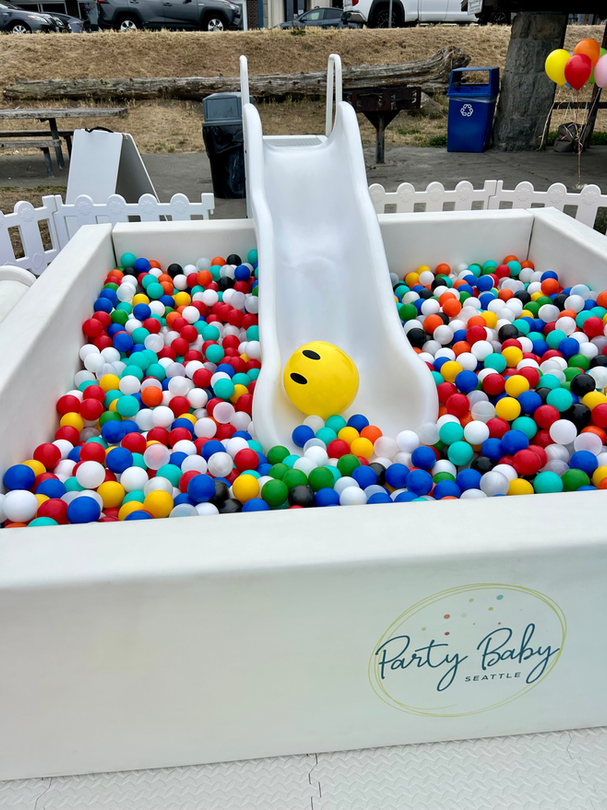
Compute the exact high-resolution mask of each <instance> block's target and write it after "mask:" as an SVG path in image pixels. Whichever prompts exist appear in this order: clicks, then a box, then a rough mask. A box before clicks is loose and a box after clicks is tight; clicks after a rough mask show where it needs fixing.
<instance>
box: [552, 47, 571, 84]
mask: <svg viewBox="0 0 607 810" xmlns="http://www.w3.org/2000/svg"><path fill="white" fill-rule="evenodd" d="M570 59H571V54H570V53H569V51H566V50H565V49H564V48H558V50H556V51H552V53H549V54H548V57H547V59H546V73H547V74H548V78H549V79H552V81H553V82H556V84H560V85H561V86H563V85H565V84H566V83H567V79H566V78H565V65H566V64H567V62H568V61H569V60H570Z"/></svg>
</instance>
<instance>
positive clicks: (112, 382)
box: [99, 374, 120, 393]
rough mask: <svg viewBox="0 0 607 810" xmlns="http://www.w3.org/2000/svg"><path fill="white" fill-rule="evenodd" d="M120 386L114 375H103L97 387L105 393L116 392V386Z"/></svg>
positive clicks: (118, 379) (117, 378)
mask: <svg viewBox="0 0 607 810" xmlns="http://www.w3.org/2000/svg"><path fill="white" fill-rule="evenodd" d="M119 385H120V377H117V376H116V374H104V375H103V377H102V378H101V379H100V380H99V386H100V387H101V388H102V389H103V391H105V392H106V393H107V392H108V391H117V390H118V386H119Z"/></svg>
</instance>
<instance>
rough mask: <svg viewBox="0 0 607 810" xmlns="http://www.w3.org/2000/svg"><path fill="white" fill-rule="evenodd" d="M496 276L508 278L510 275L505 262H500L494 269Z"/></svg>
mask: <svg viewBox="0 0 607 810" xmlns="http://www.w3.org/2000/svg"><path fill="white" fill-rule="evenodd" d="M494 273H495V275H496V276H497V277H498V278H508V277H509V276H510V268H509V267H508V265H507V264H500V265H498V266H497V267H496V268H495V270H494Z"/></svg>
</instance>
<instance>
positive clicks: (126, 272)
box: [124, 267, 139, 278]
mask: <svg viewBox="0 0 607 810" xmlns="http://www.w3.org/2000/svg"><path fill="white" fill-rule="evenodd" d="M124 275H125V276H134V277H135V278H137V276H138V275H139V273H138V272H137V271H136V270H135V268H134V267H125V268H124Z"/></svg>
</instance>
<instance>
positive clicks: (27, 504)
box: [2, 489, 39, 523]
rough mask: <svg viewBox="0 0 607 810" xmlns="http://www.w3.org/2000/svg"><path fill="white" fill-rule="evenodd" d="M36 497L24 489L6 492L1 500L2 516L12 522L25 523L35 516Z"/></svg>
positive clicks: (36, 509) (36, 508)
mask: <svg viewBox="0 0 607 810" xmlns="http://www.w3.org/2000/svg"><path fill="white" fill-rule="evenodd" d="M38 506H39V502H38V498H36V496H35V495H34V494H33V492H29V490H26V489H14V490H11V492H7V493H6V495H5V497H4V500H3V502H2V511H3V512H4V516H5V517H6V518H7V519H8V520H10V521H11V522H12V523H27V522H28V521H30V520H32V518H34V517H35V516H36V512H37V511H38Z"/></svg>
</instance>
